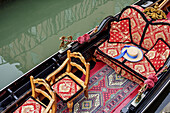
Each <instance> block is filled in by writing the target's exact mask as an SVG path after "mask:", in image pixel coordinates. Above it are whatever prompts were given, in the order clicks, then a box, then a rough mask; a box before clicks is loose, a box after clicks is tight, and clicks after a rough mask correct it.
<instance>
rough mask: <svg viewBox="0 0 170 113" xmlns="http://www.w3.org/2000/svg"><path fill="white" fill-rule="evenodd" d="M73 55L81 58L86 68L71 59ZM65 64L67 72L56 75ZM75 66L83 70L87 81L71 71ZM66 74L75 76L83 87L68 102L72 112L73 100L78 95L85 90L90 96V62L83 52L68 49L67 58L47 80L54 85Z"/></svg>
mask: <svg viewBox="0 0 170 113" xmlns="http://www.w3.org/2000/svg"><path fill="white" fill-rule="evenodd" d="M72 57H74V58H77V59H79V60H80V61H81V62H82V64H83V65H84V66H85V69H84V68H82V66H81V65H80V64H77V63H76V62H73V61H71V58H72ZM65 66H67V68H66V72H64V73H63V74H61V75H60V76H59V77H56V74H58V73H59V72H60V71H61V70H62V69H63V68H64V67H65ZM73 66H74V67H76V68H77V69H78V70H80V71H81V72H83V74H84V75H85V81H83V80H81V79H80V78H78V77H77V76H76V75H74V73H72V72H71V69H72V67H73ZM65 75H69V76H70V77H71V78H73V79H74V80H75V81H76V82H78V83H79V84H80V85H81V86H82V87H83V90H82V91H81V92H80V93H79V94H78V95H76V96H75V97H74V98H73V99H71V100H70V101H69V102H67V107H68V108H69V111H70V112H72V108H73V100H74V99H75V98H76V97H78V96H79V95H80V94H81V93H83V92H84V93H85V96H86V97H88V83H89V77H90V63H87V62H86V60H85V58H84V57H83V56H82V54H81V53H79V52H73V53H71V51H70V50H68V51H67V59H66V60H65V61H64V62H63V64H62V65H61V66H60V67H59V68H58V69H56V70H55V71H54V72H53V73H51V74H50V75H48V76H47V78H46V80H47V81H48V82H49V83H50V85H52V83H54V81H57V80H58V79H60V78H62V77H64V76H65ZM54 79H55V80H54ZM51 81H52V82H51Z"/></svg>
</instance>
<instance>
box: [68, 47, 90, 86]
mask: <svg viewBox="0 0 170 113" xmlns="http://www.w3.org/2000/svg"><path fill="white" fill-rule="evenodd" d="M72 57H74V58H78V59H79V60H80V61H81V62H82V63H83V64H84V66H85V69H83V68H82V66H81V65H79V64H77V63H76V62H73V61H71V58H72ZM67 58H68V59H69V60H68V63H67V69H66V71H67V72H70V71H71V67H72V66H75V67H76V68H77V69H79V70H80V71H82V72H83V74H84V75H85V76H86V77H85V82H84V85H87V84H88V82H89V77H90V75H89V71H90V63H88V62H86V60H85V58H84V57H83V56H82V54H81V53H79V52H73V53H71V51H70V50H68V51H67Z"/></svg>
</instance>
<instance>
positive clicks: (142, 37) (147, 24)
mask: <svg viewBox="0 0 170 113" xmlns="http://www.w3.org/2000/svg"><path fill="white" fill-rule="evenodd" d="M148 26H149V23H146V25H145V27H144V30H143V33H142V36H141V40H140V42H139V46H140V48H141V44H142V42H143V40H144V38H145V34H146V31H147V29H148ZM144 49H145V48H144Z"/></svg>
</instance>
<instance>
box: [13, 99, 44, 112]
mask: <svg viewBox="0 0 170 113" xmlns="http://www.w3.org/2000/svg"><path fill="white" fill-rule="evenodd" d="M30 98H31V99H33V100H34V101H36V102H37V103H38V104H40V105H41V106H42V107H44V108H46V107H45V106H44V105H43V104H41V103H40V102H38V101H37V100H36V99H35V98H34V97H32V96H29V97H28V98H27V99H25V101H23V102H22V103H21V104H20V105H19V106H18V107H16V108H15V109H14V110H13V111H12V113H13V112H15V111H16V110H17V109H18V108H19V107H21V106H22V105H23V104H24V103H25V102H26V101H27V100H28V99H30Z"/></svg>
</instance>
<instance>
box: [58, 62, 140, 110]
mask: <svg viewBox="0 0 170 113" xmlns="http://www.w3.org/2000/svg"><path fill="white" fill-rule="evenodd" d="M137 86H138V85H137V84H136V83H134V82H131V81H129V80H127V79H125V78H123V77H121V76H120V75H117V74H116V73H115V71H114V70H113V69H112V68H110V67H109V66H108V65H106V66H104V67H103V68H101V69H100V70H99V71H98V72H96V73H95V74H94V75H92V76H91V77H90V81H89V92H88V94H89V98H88V99H86V98H85V96H84V94H82V95H80V96H79V97H78V98H76V99H75V101H74V108H73V112H75V113H85V112H86V113H96V112H97V113H101V112H102V113H110V112H113V111H114V110H115V109H116V108H117V107H118V106H119V105H120V104H121V103H122V102H123V100H124V99H126V98H127V97H128V95H130V94H131V93H132V92H133V90H134V89H136V88H137ZM57 107H58V108H57V112H62V113H66V112H68V108H67V106H66V103H63V102H61V101H59V102H58V103H57Z"/></svg>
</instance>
